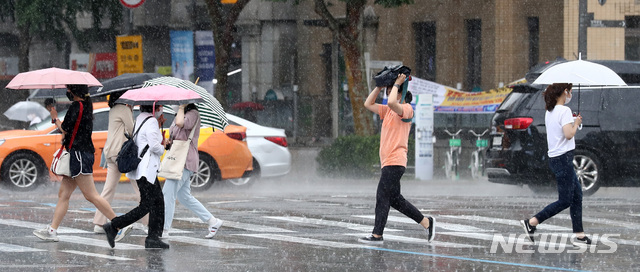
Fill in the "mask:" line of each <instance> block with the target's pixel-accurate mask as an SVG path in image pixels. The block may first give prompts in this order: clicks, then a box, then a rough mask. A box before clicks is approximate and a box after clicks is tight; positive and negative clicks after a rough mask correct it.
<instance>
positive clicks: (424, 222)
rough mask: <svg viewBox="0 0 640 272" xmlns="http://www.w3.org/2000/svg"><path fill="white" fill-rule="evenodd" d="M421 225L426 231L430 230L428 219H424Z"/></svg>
mask: <svg viewBox="0 0 640 272" xmlns="http://www.w3.org/2000/svg"><path fill="white" fill-rule="evenodd" d="M420 225H422V227H424V228H425V229H428V228H429V218H428V217H426V216H425V217H424V219H422V221H420Z"/></svg>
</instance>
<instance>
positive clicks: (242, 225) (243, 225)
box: [174, 217, 296, 233]
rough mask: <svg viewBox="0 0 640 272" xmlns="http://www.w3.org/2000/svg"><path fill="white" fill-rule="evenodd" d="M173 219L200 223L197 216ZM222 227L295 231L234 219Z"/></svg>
mask: <svg viewBox="0 0 640 272" xmlns="http://www.w3.org/2000/svg"><path fill="white" fill-rule="evenodd" d="M174 220H180V221H187V222H193V223H202V220H200V218H197V217H183V218H174ZM224 227H230V228H236V229H243V230H248V231H255V232H284V233H287V232H296V231H293V230H288V229H283V228H278V227H270V226H262V225H254V224H248V223H242V222H234V221H228V220H224V224H222V228H224Z"/></svg>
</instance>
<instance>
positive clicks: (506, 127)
mask: <svg viewBox="0 0 640 272" xmlns="http://www.w3.org/2000/svg"><path fill="white" fill-rule="evenodd" d="M573 88H574V90H573V94H574V99H572V100H571V102H570V103H569V104H568V105H567V106H569V107H570V108H571V109H572V110H574V111H578V103H580V114H581V115H582V117H583V128H582V130H579V131H578V132H577V133H576V136H575V138H576V149H575V157H574V160H573V163H574V166H575V170H576V174H577V176H578V179H579V180H580V182H581V183H582V190H583V192H584V193H585V194H586V195H591V194H593V193H595V192H596V191H597V190H598V188H599V187H600V186H607V185H617V184H633V185H638V184H640V183H638V181H639V179H640V168H639V167H638V165H640V122H638V120H640V111H638V110H636V106H637V103H638V101H640V87H639V86H625V87H580V88H578V87H577V86H574V87H573ZM578 89H579V90H578ZM543 91H544V89H543V86H534V85H529V84H524V85H519V86H514V89H513V91H512V93H511V94H509V95H508V96H507V97H506V98H505V100H504V101H503V102H502V104H501V105H500V107H499V108H498V110H497V111H496V112H495V114H494V116H493V120H492V132H491V137H492V145H491V148H490V149H489V150H488V151H487V161H486V163H487V170H486V172H487V175H488V179H489V181H490V182H495V183H506V184H524V185H528V186H529V187H530V188H531V189H532V190H533V191H548V189H547V188H548V187H549V186H552V185H554V184H555V182H554V180H555V179H554V177H553V174H552V173H551V171H550V169H549V166H548V156H547V139H546V129H545V124H544V116H545V111H546V110H545V108H544V107H545V105H544V99H543V97H542V92H543ZM578 98H579V99H578Z"/></svg>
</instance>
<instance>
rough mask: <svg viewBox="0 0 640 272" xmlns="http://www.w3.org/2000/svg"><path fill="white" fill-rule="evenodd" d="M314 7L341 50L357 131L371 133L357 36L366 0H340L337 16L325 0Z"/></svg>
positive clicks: (380, 0) (390, 4)
mask: <svg viewBox="0 0 640 272" xmlns="http://www.w3.org/2000/svg"><path fill="white" fill-rule="evenodd" d="M298 1H300V0H298ZM313 1H314V3H315V5H314V11H315V12H316V13H317V14H318V15H320V16H321V17H322V18H323V19H324V20H326V21H327V23H328V26H329V29H330V30H331V31H332V32H333V34H334V36H335V37H336V39H337V40H338V42H339V43H340V46H341V47H342V49H343V50H344V56H345V64H346V72H347V83H348V84H349V98H350V101H351V107H352V109H353V122H354V128H355V132H356V134H357V135H362V136H364V135H372V134H373V133H374V130H373V122H372V121H373V120H372V118H371V114H367V112H366V111H367V110H366V108H365V107H364V100H365V99H366V98H367V96H368V94H369V90H368V89H367V80H368V79H366V78H365V77H364V75H365V73H364V62H363V55H364V54H363V45H362V42H361V39H360V32H361V30H362V20H361V19H362V17H363V13H364V9H365V7H366V4H367V0H340V1H341V2H344V3H345V4H346V5H345V13H344V15H346V18H345V19H344V20H338V19H336V15H334V14H332V13H331V12H330V11H329V9H328V8H327V6H328V5H330V2H329V1H328V0H313ZM374 4H376V5H381V6H383V7H385V8H394V7H399V6H402V5H409V4H413V0H375V1H374Z"/></svg>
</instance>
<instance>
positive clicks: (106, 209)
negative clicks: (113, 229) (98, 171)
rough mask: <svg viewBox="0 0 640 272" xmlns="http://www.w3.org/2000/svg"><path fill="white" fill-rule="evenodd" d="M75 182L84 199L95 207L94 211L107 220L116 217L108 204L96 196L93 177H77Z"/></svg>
mask: <svg viewBox="0 0 640 272" xmlns="http://www.w3.org/2000/svg"><path fill="white" fill-rule="evenodd" d="M75 180H76V184H77V185H78V188H80V191H82V194H83V195H84V198H85V199H87V200H88V201H89V202H91V203H92V204H93V205H94V206H96V209H98V210H99V211H100V212H101V213H102V214H104V216H106V217H107V218H109V220H111V219H113V218H115V217H116V213H114V212H113V209H111V205H109V202H107V201H106V200H105V199H104V198H102V197H101V196H100V195H99V194H98V191H97V190H96V186H95V184H93V175H79V176H77V177H76V178H75Z"/></svg>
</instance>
